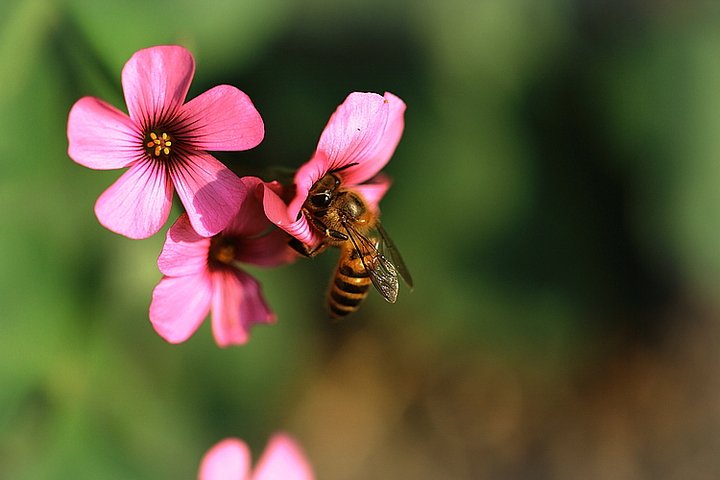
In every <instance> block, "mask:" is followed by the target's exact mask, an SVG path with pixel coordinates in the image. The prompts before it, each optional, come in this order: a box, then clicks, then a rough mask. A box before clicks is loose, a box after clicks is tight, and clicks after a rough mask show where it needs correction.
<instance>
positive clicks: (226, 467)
mask: <svg viewBox="0 0 720 480" xmlns="http://www.w3.org/2000/svg"><path fill="white" fill-rule="evenodd" d="M249 471H250V449H249V448H248V446H247V444H245V442H243V441H242V440H240V439H237V438H226V439H225V440H223V441H221V442H219V443H217V444H215V446H213V447H212V448H211V449H210V450H208V452H207V453H206V454H205V456H204V457H203V459H202V462H201V463H200V472H199V474H198V478H199V480H246V479H247V478H248V473H249Z"/></svg>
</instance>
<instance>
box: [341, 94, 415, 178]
mask: <svg viewBox="0 0 720 480" xmlns="http://www.w3.org/2000/svg"><path fill="white" fill-rule="evenodd" d="M385 100H386V101H387V102H388V106H389V109H388V118H387V124H386V125H385V130H384V131H383V133H382V136H381V138H380V141H379V142H378V144H377V147H376V149H375V151H374V152H373V153H372V155H370V156H368V157H367V158H366V159H365V160H364V161H362V162H360V163H359V164H358V165H356V166H352V167H349V168H347V169H346V170H343V171H342V173H341V174H340V175H341V176H342V179H343V181H344V182H345V183H346V184H348V185H357V184H359V183H362V182H364V181H365V180H367V179H368V178H370V177H372V176H373V175H375V174H376V173H377V172H379V171H380V170H381V169H382V168H383V167H384V166H385V165H386V164H387V163H388V162H389V161H390V158H391V157H392V155H393V153H395V148H396V147H397V145H398V143H399V142H400V137H402V134H403V129H404V128H405V120H404V114H405V102H403V101H402V100H400V99H399V98H398V97H396V96H395V95H393V94H392V93H389V92H385Z"/></svg>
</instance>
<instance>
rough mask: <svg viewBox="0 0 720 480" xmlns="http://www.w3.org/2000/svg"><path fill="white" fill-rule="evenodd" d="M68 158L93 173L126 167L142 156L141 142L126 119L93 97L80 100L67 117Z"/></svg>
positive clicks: (110, 106) (136, 132)
mask: <svg viewBox="0 0 720 480" xmlns="http://www.w3.org/2000/svg"><path fill="white" fill-rule="evenodd" d="M67 136H68V155H69V156H70V158H72V159H73V160H75V161H76V162H77V163H79V164H80V165H84V166H86V167H88V168H94V169H96V170H111V169H114V168H123V167H127V166H129V165H130V164H131V163H133V162H135V161H136V160H138V159H141V158H143V155H142V149H141V144H142V138H141V134H140V133H139V131H138V130H137V128H136V126H135V124H134V123H133V121H132V120H130V117H128V116H127V115H125V114H124V113H123V112H121V111H120V110H118V109H117V108H115V107H113V106H112V105H110V104H109V103H107V102H105V101H103V100H100V99H99V98H95V97H83V98H81V99H80V100H78V101H77V102H76V103H75V105H73V107H72V109H71V110H70V114H69V115H68V127H67Z"/></svg>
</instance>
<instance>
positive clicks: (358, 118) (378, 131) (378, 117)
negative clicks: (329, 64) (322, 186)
mask: <svg viewBox="0 0 720 480" xmlns="http://www.w3.org/2000/svg"><path fill="white" fill-rule="evenodd" d="M388 111H389V104H388V101H386V100H385V98H383V97H382V96H380V95H378V94H376V93H360V92H353V93H351V94H350V95H348V97H347V98H346V99H345V101H344V102H343V103H342V104H341V105H340V106H339V107H338V108H337V110H335V113H333V114H332V116H331V117H330V120H329V121H328V124H327V126H326V127H325V130H323V132H322V135H321V136H320V141H319V142H318V146H317V150H318V151H321V152H325V154H326V155H327V157H328V167H329V168H328V170H336V169H338V168H341V167H343V166H345V165H349V164H351V163H358V164H362V163H364V162H365V161H367V160H371V159H372V154H373V153H374V152H375V151H376V150H377V147H378V145H379V142H380V139H381V137H382V134H383V132H384V131H385V125H386V123H387V119H388ZM351 168H352V167H351ZM367 178H369V176H368V177H367Z"/></svg>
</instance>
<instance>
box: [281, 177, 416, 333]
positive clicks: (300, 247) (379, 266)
mask: <svg viewBox="0 0 720 480" xmlns="http://www.w3.org/2000/svg"><path fill="white" fill-rule="evenodd" d="M349 166H350V165H348V167H349ZM345 168H347V167H345ZM337 171H338V170H334V171H332V172H330V173H328V174H326V175H325V176H324V177H322V178H321V179H320V180H318V181H317V182H315V184H314V185H313V186H312V187H311V188H310V191H309V192H308V198H307V200H306V201H305V203H304V204H303V206H302V209H301V211H302V214H303V215H305V217H306V218H307V220H308V222H310V224H311V225H312V226H313V227H315V228H317V229H318V230H320V231H321V232H322V233H324V234H325V240H324V241H323V242H322V243H321V244H320V246H319V247H317V248H316V249H314V250H310V249H309V248H308V247H307V245H305V244H303V243H302V242H300V241H298V240H297V239H292V240H291V241H290V245H291V246H292V247H293V248H294V249H295V250H297V251H298V252H299V253H300V254H302V255H304V256H307V257H314V256H315V255H317V254H318V253H320V252H322V251H323V250H325V248H327V246H328V245H329V246H333V247H339V248H340V259H339V261H338V264H337V268H336V269H335V273H334V275H333V277H332V279H331V282H330V291H329V293H328V307H329V310H330V316H331V317H332V318H333V319H336V320H339V319H342V318H344V317H346V316H347V315H349V314H351V313H352V312H354V311H355V310H357V309H358V307H359V306H360V303H361V302H362V301H363V300H364V299H365V297H366V296H367V294H368V289H369V287H370V283H372V284H373V286H375V289H377V291H378V292H380V294H381V295H382V296H383V298H384V299H385V300H387V301H388V302H390V303H395V301H396V300H397V294H398V288H399V287H398V273H400V276H401V277H402V279H403V280H404V281H405V283H406V284H407V285H408V287H410V289H411V290H412V286H413V284H412V278H411V277H410V272H409V271H408V269H407V267H406V266H405V262H404V261H403V259H402V257H401V256H400V252H399V251H398V250H397V248H396V247H395V244H394V243H393V241H392V240H391V239H390V236H389V235H388V234H387V232H386V231H385V229H384V228H383V227H382V225H380V220H379V218H378V216H377V214H375V213H374V212H373V211H372V210H371V209H370V206H369V205H368V203H367V202H366V201H365V199H364V198H363V197H362V195H360V193H358V192H356V191H355V190H353V189H351V188H347V187H344V186H343V185H342V181H341V180H340V177H339V176H338V175H337V174H336V172H337ZM375 233H377V235H375ZM386 250H387V252H388V253H389V254H390V258H388V257H386V256H385V254H384V252H385V251H386Z"/></svg>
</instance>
